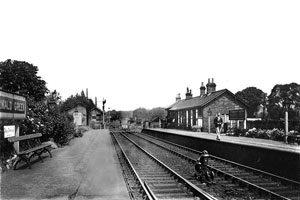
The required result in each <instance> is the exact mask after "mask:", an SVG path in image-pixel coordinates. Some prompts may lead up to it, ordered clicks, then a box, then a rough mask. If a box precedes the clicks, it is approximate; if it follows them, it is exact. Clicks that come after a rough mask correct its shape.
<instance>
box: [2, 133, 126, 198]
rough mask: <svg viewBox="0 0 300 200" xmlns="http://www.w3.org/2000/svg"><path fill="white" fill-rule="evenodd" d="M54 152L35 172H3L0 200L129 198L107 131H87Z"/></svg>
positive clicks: (36, 163)
mask: <svg viewBox="0 0 300 200" xmlns="http://www.w3.org/2000/svg"><path fill="white" fill-rule="evenodd" d="M51 152H52V155H53V157H52V158H50V157H48V155H47V154H43V155H44V156H45V159H44V162H43V163H42V162H40V161H33V162H32V163H33V164H32V169H28V168H25V167H23V168H22V167H21V168H20V169H17V170H9V171H8V172H5V173H3V174H2V175H1V177H0V184H1V187H0V199H77V200H78V199H100V200H102V199H115V200H119V199H120V200H129V199H130V197H129V194H128V191H127V187H126V184H125V182H124V178H123V175H122V169H121V166H120V163H119V160H118V157H117V154H116V151H115V148H114V146H113V143H112V140H111V136H110V134H109V131H108V130H90V131H87V132H85V133H84V134H83V137H80V138H75V139H73V140H72V141H71V142H70V144H69V145H68V146H65V147H64V148H58V149H54V150H52V151H51Z"/></svg>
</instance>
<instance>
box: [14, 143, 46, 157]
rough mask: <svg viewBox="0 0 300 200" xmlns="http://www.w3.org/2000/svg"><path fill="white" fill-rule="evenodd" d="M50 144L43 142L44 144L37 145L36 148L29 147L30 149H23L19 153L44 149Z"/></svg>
mask: <svg viewBox="0 0 300 200" xmlns="http://www.w3.org/2000/svg"><path fill="white" fill-rule="evenodd" d="M48 146H51V144H42V145H40V146H37V147H34V148H32V149H28V150H25V151H21V152H20V153H19V155H23V154H28V153H30V152H34V151H37V150H39V149H43V148H45V147H48Z"/></svg>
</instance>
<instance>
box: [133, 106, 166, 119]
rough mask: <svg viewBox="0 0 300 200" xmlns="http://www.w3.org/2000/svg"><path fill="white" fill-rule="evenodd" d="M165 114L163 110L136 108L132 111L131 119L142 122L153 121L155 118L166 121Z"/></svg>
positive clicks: (159, 108) (158, 108)
mask: <svg viewBox="0 0 300 200" xmlns="http://www.w3.org/2000/svg"><path fill="white" fill-rule="evenodd" d="M166 116H167V112H166V110H165V109H164V108H161V107H157V108H152V109H151V110H147V109H146V108H138V109H135V110H134V111H133V118H136V119H142V120H153V119H155V118H157V117H159V118H160V119H166Z"/></svg>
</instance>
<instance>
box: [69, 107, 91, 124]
mask: <svg viewBox="0 0 300 200" xmlns="http://www.w3.org/2000/svg"><path fill="white" fill-rule="evenodd" d="M67 113H68V114H69V115H72V116H73V118H74V123H75V124H76V125H78V126H80V125H84V126H86V125H87V114H86V113H87V112H86V108H85V107H83V106H80V105H77V106H76V107H74V108H72V109H70V110H68V111H67Z"/></svg>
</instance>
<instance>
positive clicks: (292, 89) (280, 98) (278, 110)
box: [268, 83, 300, 120]
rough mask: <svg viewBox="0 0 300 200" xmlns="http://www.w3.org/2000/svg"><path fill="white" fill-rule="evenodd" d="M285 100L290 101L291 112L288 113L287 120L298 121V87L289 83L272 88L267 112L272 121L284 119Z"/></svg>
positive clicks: (299, 102) (299, 86)
mask: <svg viewBox="0 0 300 200" xmlns="http://www.w3.org/2000/svg"><path fill="white" fill-rule="evenodd" d="M286 98H289V99H290V100H291V101H292V106H291V110H290V111H289V120H299V111H300V85H299V84H297V83H290V84H284V85H280V84H277V85H275V86H274V87H273V89H272V91H271V94H270V95H269V96H268V111H269V114H270V117H271V118H272V119H280V118H284V112H285V111H284V108H283V103H284V100H285V99H286Z"/></svg>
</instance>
